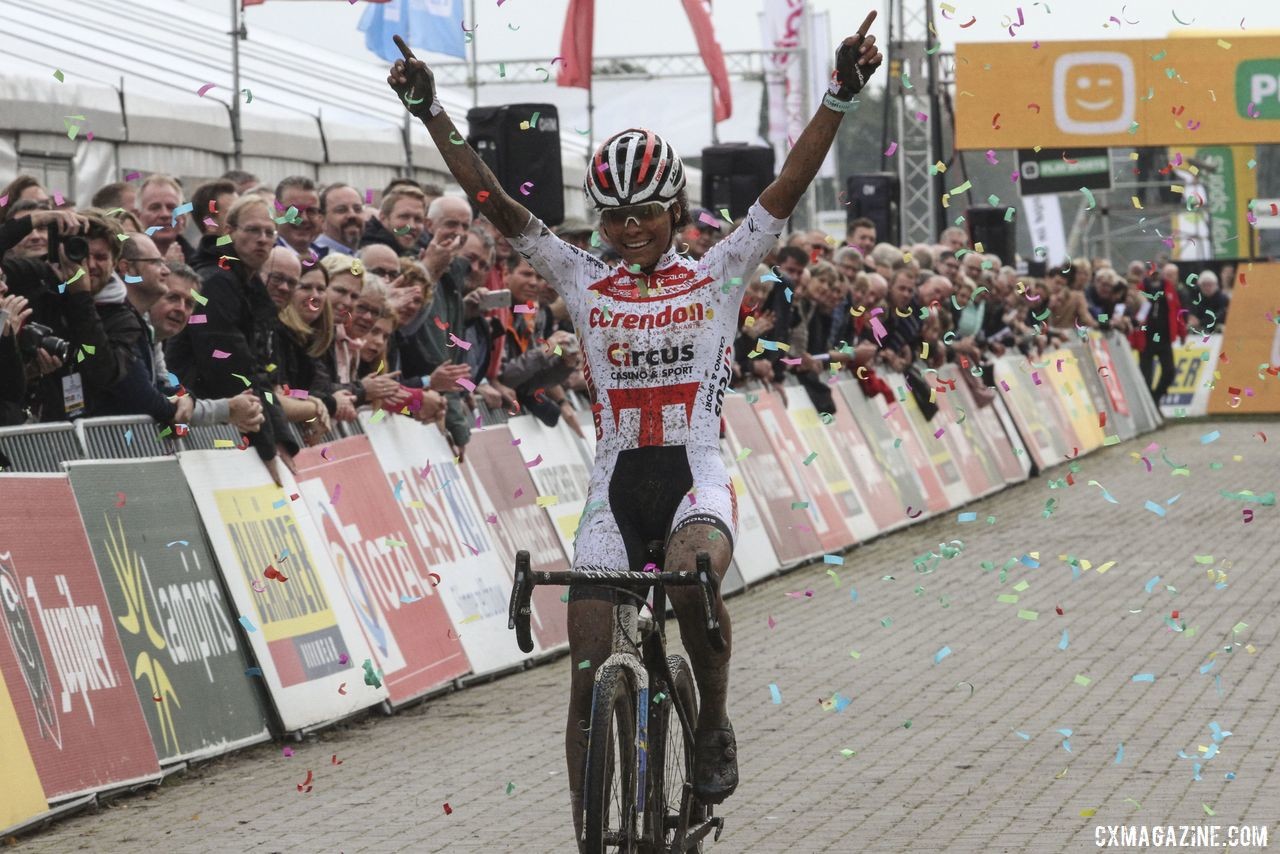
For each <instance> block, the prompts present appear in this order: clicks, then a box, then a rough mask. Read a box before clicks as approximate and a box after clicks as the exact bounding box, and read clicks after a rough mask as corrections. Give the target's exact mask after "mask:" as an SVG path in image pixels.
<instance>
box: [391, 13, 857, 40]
mask: <svg viewBox="0 0 1280 854" xmlns="http://www.w3.org/2000/svg"><path fill="white" fill-rule="evenodd" d="M873 20H876V10H874V9H872V12H870V14H868V15H867V20H864V22H863V26H861V27H859V28H858V35H859V36H865V35H867V32H868V31H869V29H870V28H872V22H873ZM397 38H399V36H397Z"/></svg>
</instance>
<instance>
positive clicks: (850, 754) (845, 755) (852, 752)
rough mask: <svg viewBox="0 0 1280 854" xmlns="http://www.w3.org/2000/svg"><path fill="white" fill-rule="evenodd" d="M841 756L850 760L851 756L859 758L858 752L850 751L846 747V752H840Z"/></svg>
mask: <svg viewBox="0 0 1280 854" xmlns="http://www.w3.org/2000/svg"><path fill="white" fill-rule="evenodd" d="M840 755H841V756H843V757H844V758H845V759H848V758H849V757H851V756H857V755H858V751H856V750H850V749H849V748H847V747H846V748H845V749H844V750H841V751H840Z"/></svg>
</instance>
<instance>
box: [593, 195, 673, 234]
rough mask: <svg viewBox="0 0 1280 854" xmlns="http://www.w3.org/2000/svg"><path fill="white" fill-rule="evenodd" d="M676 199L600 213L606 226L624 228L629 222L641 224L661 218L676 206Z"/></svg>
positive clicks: (610, 209) (606, 209)
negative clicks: (632, 220) (635, 221)
mask: <svg viewBox="0 0 1280 854" xmlns="http://www.w3.org/2000/svg"><path fill="white" fill-rule="evenodd" d="M675 203H676V202H675V199H672V200H671V201H669V202H645V203H644V204H642V205H627V206H626V207H621V208H605V209H604V210H603V211H601V212H600V220H601V222H603V223H604V224H605V225H608V226H617V227H623V226H626V224H627V221H628V220H631V219H634V220H637V221H639V222H648V221H650V220H655V219H658V218H660V217H661V216H662V215H663V214H665V213H666V212H667V211H668V210H670V209H671V206H672V205H674V204H675Z"/></svg>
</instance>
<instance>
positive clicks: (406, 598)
mask: <svg viewBox="0 0 1280 854" xmlns="http://www.w3.org/2000/svg"><path fill="white" fill-rule="evenodd" d="M421 598H422V597H421V596H401V597H400V601H401V602H403V603H404V604H406V605H412V604H413V603H414V602H417V601H418V600H420V599H421Z"/></svg>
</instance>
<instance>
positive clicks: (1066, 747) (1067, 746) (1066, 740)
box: [1062, 738, 1071, 753]
mask: <svg viewBox="0 0 1280 854" xmlns="http://www.w3.org/2000/svg"><path fill="white" fill-rule="evenodd" d="M1062 749H1063V750H1065V751H1067V753H1070V752H1071V739H1069V738H1064V739H1063V740H1062Z"/></svg>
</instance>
